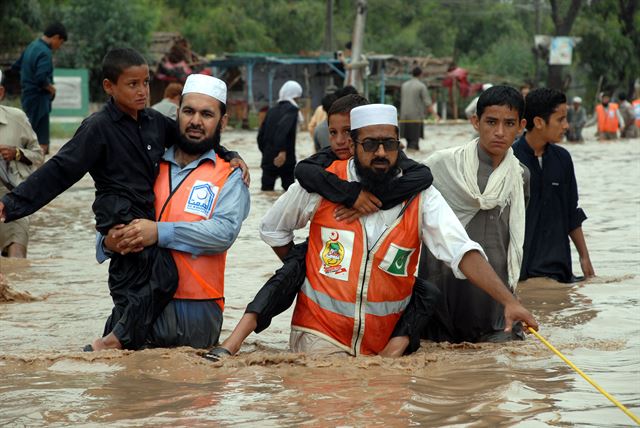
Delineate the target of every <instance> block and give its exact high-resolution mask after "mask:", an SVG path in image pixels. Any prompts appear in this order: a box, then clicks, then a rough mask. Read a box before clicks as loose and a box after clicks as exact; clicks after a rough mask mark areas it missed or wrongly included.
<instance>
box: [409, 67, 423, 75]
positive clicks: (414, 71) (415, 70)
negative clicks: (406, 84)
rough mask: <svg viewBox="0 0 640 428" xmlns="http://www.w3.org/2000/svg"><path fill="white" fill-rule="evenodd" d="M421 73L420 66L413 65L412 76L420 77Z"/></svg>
mask: <svg viewBox="0 0 640 428" xmlns="http://www.w3.org/2000/svg"><path fill="white" fill-rule="evenodd" d="M421 74H422V69H421V68H420V67H414V69H413V70H412V71H411V75H412V76H413V77H420V75H421Z"/></svg>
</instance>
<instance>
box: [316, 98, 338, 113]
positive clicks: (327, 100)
mask: <svg viewBox="0 0 640 428" xmlns="http://www.w3.org/2000/svg"><path fill="white" fill-rule="evenodd" d="M337 99H338V98H337V97H336V94H335V93H334V94H327V95H325V96H324V97H322V101H320V104H322V110H324V111H325V113H328V112H329V109H330V108H331V104H333V102H334V101H335V100H337Z"/></svg>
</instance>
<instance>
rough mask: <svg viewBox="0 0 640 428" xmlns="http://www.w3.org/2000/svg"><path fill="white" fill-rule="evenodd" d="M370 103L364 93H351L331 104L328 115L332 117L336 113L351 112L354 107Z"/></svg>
mask: <svg viewBox="0 0 640 428" xmlns="http://www.w3.org/2000/svg"><path fill="white" fill-rule="evenodd" d="M367 104H369V100H367V99H366V98H365V97H363V96H362V95H358V94H349V95H345V96H344V97H340V98H338V99H337V100H335V101H334V102H333V104H331V107H330V108H329V112H328V116H329V117H331V116H332V115H334V114H340V113H349V112H350V111H351V110H352V109H354V108H356V107H360V106H364V105H367Z"/></svg>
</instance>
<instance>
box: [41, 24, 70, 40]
mask: <svg viewBox="0 0 640 428" xmlns="http://www.w3.org/2000/svg"><path fill="white" fill-rule="evenodd" d="M44 35H45V36H47V37H53V36H55V35H58V36H60V38H62V40H64V41H65V42H66V41H67V29H66V28H65V27H64V25H62V24H61V23H60V22H54V23H51V24H49V25H48V26H47V28H45V30H44Z"/></svg>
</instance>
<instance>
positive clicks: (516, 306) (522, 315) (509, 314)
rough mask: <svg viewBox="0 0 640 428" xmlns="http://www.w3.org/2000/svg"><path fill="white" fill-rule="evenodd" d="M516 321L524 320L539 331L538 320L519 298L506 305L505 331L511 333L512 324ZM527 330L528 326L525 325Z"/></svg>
mask: <svg viewBox="0 0 640 428" xmlns="http://www.w3.org/2000/svg"><path fill="white" fill-rule="evenodd" d="M516 321H522V322H523V323H524V324H526V325H527V326H529V327H531V328H532V329H534V330H536V331H538V322H537V321H536V320H535V318H533V315H531V313H530V312H529V311H528V310H526V309H525V308H524V306H522V305H521V304H520V302H518V301H517V300H514V301H513V302H512V303H509V304H508V305H506V306H505V307H504V323H505V327H504V331H505V332H507V333H509V332H510V331H511V326H512V325H513V323H514V322H516ZM525 331H527V330H526V326H525Z"/></svg>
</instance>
